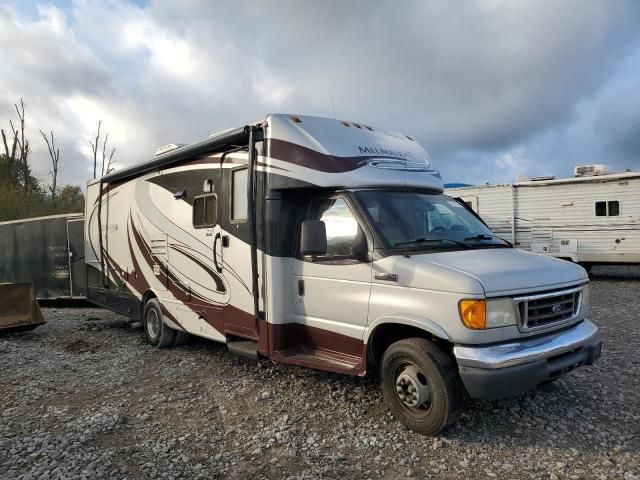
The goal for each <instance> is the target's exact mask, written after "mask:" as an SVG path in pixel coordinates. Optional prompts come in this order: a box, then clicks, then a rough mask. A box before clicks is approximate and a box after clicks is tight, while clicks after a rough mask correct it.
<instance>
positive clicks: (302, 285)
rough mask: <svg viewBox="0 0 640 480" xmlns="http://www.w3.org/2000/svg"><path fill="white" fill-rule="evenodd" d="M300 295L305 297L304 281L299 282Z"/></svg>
mask: <svg viewBox="0 0 640 480" xmlns="http://www.w3.org/2000/svg"><path fill="white" fill-rule="evenodd" d="M298 295H299V296H301V297H304V280H298Z"/></svg>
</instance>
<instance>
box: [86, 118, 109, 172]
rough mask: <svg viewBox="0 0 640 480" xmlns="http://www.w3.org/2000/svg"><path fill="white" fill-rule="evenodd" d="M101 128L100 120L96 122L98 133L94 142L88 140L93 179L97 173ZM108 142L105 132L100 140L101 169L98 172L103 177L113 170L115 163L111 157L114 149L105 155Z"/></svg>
mask: <svg viewBox="0 0 640 480" xmlns="http://www.w3.org/2000/svg"><path fill="white" fill-rule="evenodd" d="M101 128H102V120H99V121H98V131H97V132H96V138H95V140H89V145H91V152H92V153H93V178H96V175H97V173H98V151H99V150H100V140H101V138H102V133H101V131H100V130H101ZM108 141H109V133H108V132H107V133H106V134H105V136H104V140H102V169H101V170H100V175H101V176H104V175H106V174H107V173H109V172H112V171H113V170H114V167H113V165H114V163H116V161H115V160H114V159H113V155H114V154H115V153H116V149H115V148H113V149H111V153H110V154H109V155H107V151H108V149H107V142H108Z"/></svg>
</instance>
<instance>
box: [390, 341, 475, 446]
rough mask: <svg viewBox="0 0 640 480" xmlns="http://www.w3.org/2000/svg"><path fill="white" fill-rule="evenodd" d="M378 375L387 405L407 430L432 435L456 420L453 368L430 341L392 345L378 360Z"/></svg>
mask: <svg viewBox="0 0 640 480" xmlns="http://www.w3.org/2000/svg"><path fill="white" fill-rule="evenodd" d="M381 376H382V392H383V394H384V397H385V401H386V403H387V405H388V406H389V408H390V410H391V412H392V413H393V415H394V416H395V417H396V418H397V419H398V420H399V421H400V422H401V423H402V424H403V425H405V426H406V427H407V428H409V429H410V430H413V431H415V432H418V433H421V434H423V435H436V434H438V433H440V432H441V431H442V430H443V429H444V428H446V427H447V426H449V425H451V424H452V423H453V422H455V421H456V420H457V418H458V417H459V415H460V412H461V410H462V398H463V393H462V386H461V384H460V380H459V378H458V372H457V369H456V367H455V364H454V363H453V361H452V360H451V359H450V358H449V357H448V356H447V355H446V354H445V353H444V352H443V351H442V350H441V349H440V348H438V347H437V346H436V345H435V344H434V343H433V342H430V341H429V340H426V339H424V338H409V339H406V340H401V341H399V342H396V343H394V344H392V345H391V346H390V347H389V348H388V349H387V350H386V352H385V353H384V355H383V357H382V366H381Z"/></svg>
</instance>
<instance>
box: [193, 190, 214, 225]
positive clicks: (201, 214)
mask: <svg viewBox="0 0 640 480" xmlns="http://www.w3.org/2000/svg"><path fill="white" fill-rule="evenodd" d="M216 223H218V198H217V197H216V195H215V194H214V193H211V194H209V195H200V196H199V197H195V198H194V199H193V228H209V227H213V226H215V225H216Z"/></svg>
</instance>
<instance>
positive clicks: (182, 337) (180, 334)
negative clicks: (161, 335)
mask: <svg viewBox="0 0 640 480" xmlns="http://www.w3.org/2000/svg"><path fill="white" fill-rule="evenodd" d="M175 332H176V337H175V338H174V339H173V346H174V347H179V346H181V345H184V344H186V343H187V342H188V341H189V340H190V339H191V335H190V334H189V333H187V332H185V331H183V330H176V331H175Z"/></svg>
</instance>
